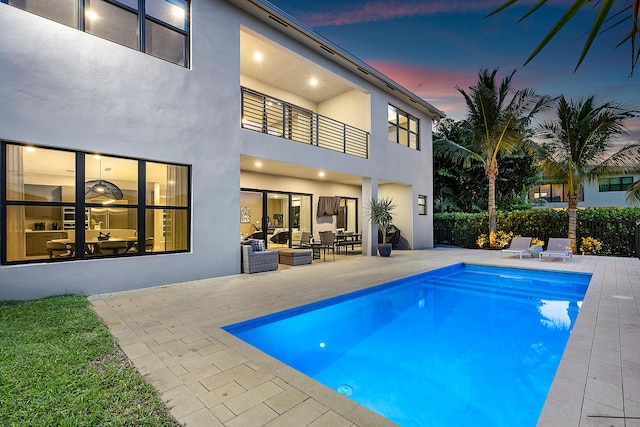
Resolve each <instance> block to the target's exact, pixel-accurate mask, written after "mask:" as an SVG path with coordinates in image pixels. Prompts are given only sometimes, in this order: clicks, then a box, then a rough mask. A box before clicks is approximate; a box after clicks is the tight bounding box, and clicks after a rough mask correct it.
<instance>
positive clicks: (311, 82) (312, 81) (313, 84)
mask: <svg viewBox="0 0 640 427" xmlns="http://www.w3.org/2000/svg"><path fill="white" fill-rule="evenodd" d="M309 84H310V85H311V86H318V79H316V78H315V77H312V78H311V80H309Z"/></svg>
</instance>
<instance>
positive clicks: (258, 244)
mask: <svg viewBox="0 0 640 427" xmlns="http://www.w3.org/2000/svg"><path fill="white" fill-rule="evenodd" d="M251 250H252V251H253V252H262V251H264V241H262V240H258V239H252V240H251Z"/></svg>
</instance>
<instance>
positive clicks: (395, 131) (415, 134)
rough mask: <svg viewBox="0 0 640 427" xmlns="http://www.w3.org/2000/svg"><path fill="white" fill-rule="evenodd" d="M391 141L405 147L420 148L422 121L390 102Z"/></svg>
mask: <svg viewBox="0 0 640 427" xmlns="http://www.w3.org/2000/svg"><path fill="white" fill-rule="evenodd" d="M387 116H388V121H389V127H388V129H389V141H393V142H396V143H398V144H400V145H404V146H405V147H409V148H413V149H414V150H419V149H420V143H419V141H420V139H419V135H420V132H419V131H420V121H419V120H418V119H417V118H416V117H414V116H412V115H411V114H409V113H407V112H406V111H403V110H401V109H399V108H397V107H394V106H393V105H391V104H389V108H388V114H387Z"/></svg>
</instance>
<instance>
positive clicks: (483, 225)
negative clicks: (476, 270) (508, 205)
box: [434, 207, 640, 257]
mask: <svg viewBox="0 0 640 427" xmlns="http://www.w3.org/2000/svg"><path fill="white" fill-rule="evenodd" d="M577 219H578V221H577V236H576V238H577V242H578V243H580V241H581V238H582V237H587V236H591V237H593V238H595V239H597V240H599V241H600V242H601V244H602V249H601V252H600V254H601V255H613V256H626V257H631V256H635V251H634V239H635V229H636V222H638V221H640V208H639V207H633V208H623V209H618V208H588V209H579V210H578V218H577ZM568 225H569V213H568V211H567V209H532V210H527V211H512V212H498V213H497V226H498V229H499V230H509V231H510V232H512V233H513V234H514V235H521V236H536V237H537V238H538V239H539V240H541V241H542V242H543V243H545V242H547V241H548V240H549V238H550V237H567V235H568ZM488 229H489V221H488V214H487V213H486V212H483V213H475V214H466V213H459V212H453V213H436V214H434V235H435V243H436V244H442V243H445V244H449V245H454V246H460V247H463V248H476V247H478V242H477V240H478V238H479V237H480V236H481V235H482V234H483V233H487V231H488ZM485 236H486V234H485ZM532 244H533V243H532ZM541 246H544V244H543V245H541Z"/></svg>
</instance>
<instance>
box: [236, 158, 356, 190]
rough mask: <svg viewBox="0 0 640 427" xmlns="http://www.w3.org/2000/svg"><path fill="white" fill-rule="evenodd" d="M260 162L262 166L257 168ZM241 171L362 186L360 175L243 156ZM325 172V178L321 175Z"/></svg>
mask: <svg viewBox="0 0 640 427" xmlns="http://www.w3.org/2000/svg"><path fill="white" fill-rule="evenodd" d="M256 162H260V163H261V166H256ZM240 170H242V171H247V172H256V173H263V174H267V175H275V176H286V177H290V178H299V179H308V180H311V181H325V182H336V183H340V184H346V185H355V186H358V187H359V186H361V185H362V178H361V177H360V176H358V175H351V174H346V173H340V172H335V171H331V170H328V169H318V168H312V167H308V166H302V165H296V164H291V163H284V162H278V161H275V160H265V159H259V158H257V157H250V156H241V157H240ZM321 172H324V176H323V177H321V176H320V175H319V174H320V173H321Z"/></svg>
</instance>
